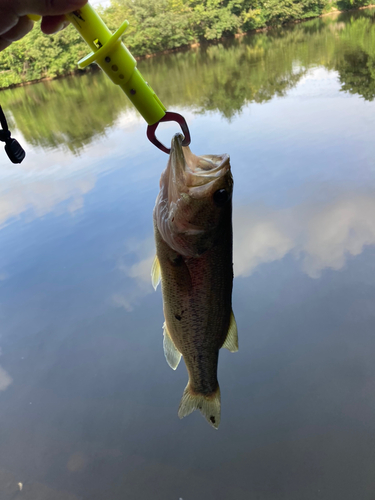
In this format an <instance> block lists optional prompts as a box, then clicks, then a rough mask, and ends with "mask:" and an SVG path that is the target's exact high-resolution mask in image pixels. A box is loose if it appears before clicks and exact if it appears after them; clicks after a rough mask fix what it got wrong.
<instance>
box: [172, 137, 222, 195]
mask: <svg viewBox="0 0 375 500" xmlns="http://www.w3.org/2000/svg"><path fill="white" fill-rule="evenodd" d="M183 140H184V136H183V135H181V134H176V135H175V136H174V137H173V138H172V144H171V152H170V160H169V163H168V167H167V172H166V173H167V178H168V188H169V189H168V201H169V203H173V202H176V201H177V200H178V198H179V196H180V195H181V193H187V194H189V196H191V197H193V198H201V197H204V196H208V195H209V194H211V193H213V192H214V191H215V190H216V184H217V182H218V181H219V179H221V178H222V177H223V176H224V175H225V174H226V173H227V172H229V171H230V163H229V156H228V155H227V154H222V155H204V156H196V155H195V154H193V153H192V152H191V151H190V148H189V147H188V146H186V147H184V146H182V141H183Z"/></svg>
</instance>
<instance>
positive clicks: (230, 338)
mask: <svg viewBox="0 0 375 500" xmlns="http://www.w3.org/2000/svg"><path fill="white" fill-rule="evenodd" d="M223 347H225V349H228V351H230V352H236V351H238V332H237V323H236V319H235V317H234V314H233V311H232V312H231V315H230V324H229V330H228V335H227V338H226V339H225V342H224V344H223Z"/></svg>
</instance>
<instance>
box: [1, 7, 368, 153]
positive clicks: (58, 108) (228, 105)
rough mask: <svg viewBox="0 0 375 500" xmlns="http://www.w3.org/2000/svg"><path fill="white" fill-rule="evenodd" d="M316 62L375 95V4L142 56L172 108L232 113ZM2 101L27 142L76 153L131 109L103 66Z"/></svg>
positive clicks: (282, 89) (281, 89) (290, 82)
mask: <svg viewBox="0 0 375 500" xmlns="http://www.w3.org/2000/svg"><path fill="white" fill-rule="evenodd" d="M316 66H319V67H325V68H327V69H328V70H334V71H336V72H337V75H338V79H339V81H340V83H341V89H342V91H344V92H350V93H352V94H357V95H358V94H359V95H360V96H362V97H363V98H364V99H366V100H374V99H375V12H374V10H367V11H362V12H353V13H350V14H346V15H344V14H341V15H339V16H338V17H336V18H335V19H333V18H332V17H323V18H318V19H312V20H309V21H307V22H306V23H301V24H298V25H296V26H290V27H287V28H285V29H282V30H281V29H280V30H279V29H276V30H271V31H268V32H265V33H260V34H258V35H256V36H248V37H241V38H238V39H225V40H223V41H221V42H220V43H217V44H209V45H208V44H207V45H202V46H201V47H197V48H195V49H193V50H189V51H180V52H177V53H175V54H173V55H170V54H168V55H160V56H159V57H157V58H156V57H155V58H149V59H145V60H143V61H140V62H139V69H140V71H141V73H142V74H143V75H144V76H145V78H146V79H147V80H148V81H150V82H152V85H153V88H155V89H156V90H157V93H158V96H159V97H160V98H161V100H162V102H164V104H166V105H167V106H168V108H169V109H176V110H178V109H179V108H184V109H187V108H189V109H190V110H191V111H192V112H194V113H204V112H207V111H212V112H215V113H220V114H221V116H223V117H224V118H226V119H228V120H230V119H231V118H232V117H233V116H234V115H236V114H238V113H240V112H241V111H242V109H243V108H244V106H246V105H249V104H250V103H264V102H267V101H269V100H271V99H273V98H274V97H283V96H284V95H285V94H286V93H287V92H288V91H289V90H290V89H292V88H294V87H295V86H296V85H297V84H298V82H299V81H300V79H301V78H302V77H303V76H304V75H305V74H306V73H307V72H308V69H309V68H311V67H316ZM1 104H2V105H3V108H4V110H5V112H6V114H7V117H8V119H9V124H10V126H11V129H12V130H14V127H15V126H16V127H17V129H18V130H20V131H21V132H22V135H23V136H24V137H25V139H26V140H27V142H29V143H31V144H33V145H34V146H41V147H44V148H45V147H52V148H55V147H63V148H68V149H70V150H71V151H74V152H79V151H80V149H81V148H83V147H84V146H85V145H86V144H88V143H89V142H91V141H92V140H94V138H95V137H98V136H100V135H103V134H105V133H106V131H107V130H108V129H109V128H110V127H112V126H113V124H114V123H115V122H116V120H117V119H119V117H120V116H121V118H122V120H124V117H126V116H127V113H132V112H134V110H133V108H132V107H131V104H130V102H129V101H128V100H127V99H126V98H125V96H124V95H123V93H122V92H121V90H120V89H119V88H118V87H117V86H115V85H113V84H112V82H111V81H110V80H109V79H108V78H107V77H106V76H105V75H103V74H102V73H101V72H98V73H97V74H94V75H92V74H89V75H82V76H80V77H74V78H73V77H70V78H64V79H59V80H55V81H51V82H43V83H40V84H38V85H28V86H25V87H20V88H16V89H12V90H6V91H3V92H2V94H1ZM131 110H133V111H131ZM125 119H126V118H125Z"/></svg>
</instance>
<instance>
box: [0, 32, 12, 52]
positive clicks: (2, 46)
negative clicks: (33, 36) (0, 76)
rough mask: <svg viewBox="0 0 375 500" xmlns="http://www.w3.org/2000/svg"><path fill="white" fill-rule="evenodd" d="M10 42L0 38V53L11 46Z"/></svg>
mask: <svg viewBox="0 0 375 500" xmlns="http://www.w3.org/2000/svg"><path fill="white" fill-rule="evenodd" d="M11 43H12V42H8V40H3V39H2V38H1V36H0V52H1V51H2V50H4V49H6V48H7V47H9V45H10V44H11Z"/></svg>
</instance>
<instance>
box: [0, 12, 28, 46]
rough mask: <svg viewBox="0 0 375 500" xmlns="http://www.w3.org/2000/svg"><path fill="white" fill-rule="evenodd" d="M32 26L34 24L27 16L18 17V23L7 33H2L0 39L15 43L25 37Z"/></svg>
mask: <svg viewBox="0 0 375 500" xmlns="http://www.w3.org/2000/svg"><path fill="white" fill-rule="evenodd" d="M33 26H34V23H33V22H32V21H31V20H30V19H29V18H28V17H27V16H23V17H20V18H19V21H18V23H17V24H16V25H15V26H13V28H11V29H10V30H9V31H7V32H6V33H3V34H2V35H1V38H2V39H3V40H5V41H7V42H15V41H16V40H19V39H20V38H22V37H23V36H25V35H27V33H28V32H29V31H31V30H32V29H33Z"/></svg>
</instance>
